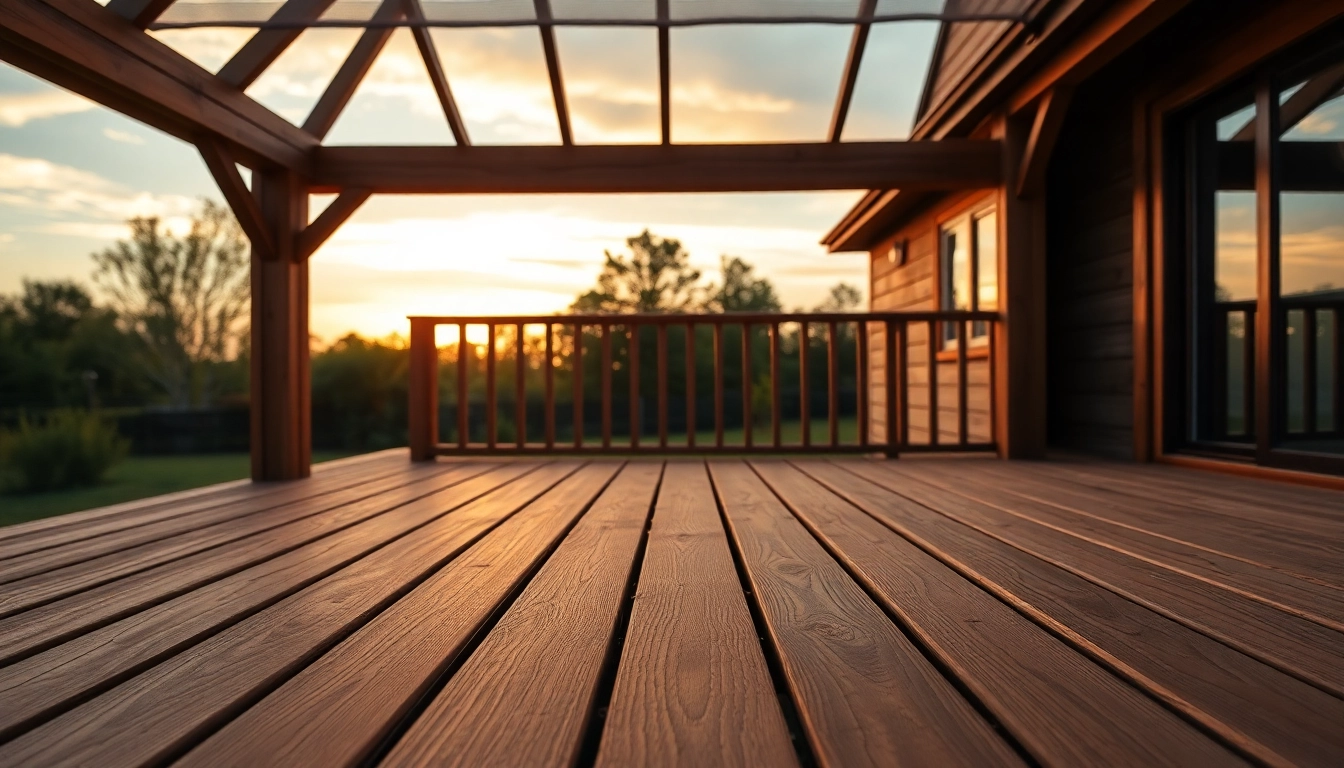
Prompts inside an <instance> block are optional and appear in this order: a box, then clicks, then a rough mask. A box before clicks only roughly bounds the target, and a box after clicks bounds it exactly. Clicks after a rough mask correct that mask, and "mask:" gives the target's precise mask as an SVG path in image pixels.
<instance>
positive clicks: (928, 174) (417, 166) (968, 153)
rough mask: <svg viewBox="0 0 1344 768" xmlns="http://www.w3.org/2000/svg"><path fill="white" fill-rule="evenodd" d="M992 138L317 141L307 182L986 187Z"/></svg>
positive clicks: (752, 188)
mask: <svg viewBox="0 0 1344 768" xmlns="http://www.w3.org/2000/svg"><path fill="white" fill-rule="evenodd" d="M1000 175H1001V168H1000V148H999V142H997V141H993V140H976V139H946V140H943V141H939V142H847V143H841V144H718V145H716V144H684V145H680V144H678V145H670V146H664V145H652V146H648V145H645V146H579V147H560V146H550V147H544V146H543V147H536V146H532V147H322V148H320V149H318V150H317V152H316V155H315V159H314V167H313V175H312V177H311V179H312V184H313V188H314V191H316V192H321V191H340V190H344V189H350V188H360V189H367V190H369V191H370V192H373V193H402V194H532V193H557V194H559V193H593V194H598V193H641V192H648V193H653V192H771V191H807V190H839V189H890V188H894V187H899V188H901V189H905V190H957V189H988V188H992V187H995V186H997V185H998V183H999V179H1000Z"/></svg>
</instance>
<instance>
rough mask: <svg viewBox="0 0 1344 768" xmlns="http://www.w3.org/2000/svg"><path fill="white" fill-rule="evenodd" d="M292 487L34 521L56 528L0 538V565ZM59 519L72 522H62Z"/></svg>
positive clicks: (192, 495)
mask: <svg viewBox="0 0 1344 768" xmlns="http://www.w3.org/2000/svg"><path fill="white" fill-rule="evenodd" d="M397 463H398V466H397V467H395V468H394V467H392V466H389V465H386V464H382V463H381V462H380V463H378V464H369V465H367V466H354V467H350V468H349V469H348V470H346V471H345V472H343V473H341V475H343V477H342V479H341V480H340V481H339V482H343V483H344V485H343V486H340V487H349V486H353V485H358V484H359V483H362V482H365V481H368V480H374V479H377V478H379V477H386V476H388V475H391V474H393V473H394V472H397V471H399V470H401V469H402V467H401V466H400V465H401V464H402V462H397ZM331 477H332V476H331V475H328V476H327V477H326V478H322V477H321V476H318V477H315V478H313V479H311V480H303V481H300V483H299V484H303V483H315V482H317V480H318V479H330V478H331ZM296 485H298V484H293V483H253V482H252V481H250V480H239V481H238V482H236V483H222V484H220V485H218V486H206V487H204V488H196V489H193V490H191V491H184V492H182V493H180V494H177V493H173V494H168V495H166V496H156V497H152V498H149V499H144V500H142V501H141V502H138V503H137V502H128V503H126V504H118V505H115V506H112V507H103V508H102V509H98V510H88V512H90V513H101V514H92V515H86V514H85V513H82V512H76V513H73V514H72V515H58V516H56V517H52V518H47V519H45V520H36V521H34V522H40V523H61V524H60V525H51V526H43V527H41V528H35V529H31V530H27V531H18V530H15V531H14V532H13V535H10V536H0V560H6V559H8V558H11V557H15V556H17V555H24V554H29V553H32V552H38V551H40V550H44V549H52V548H54V547H63V546H68V545H70V544H74V543H75V542H79V541H84V540H85V539H92V538H94V537H96V536H103V535H106V534H109V533H116V532H117V531H124V530H126V529H128V528H134V527H136V526H139V525H146V524H149V523H153V522H157V521H160V520H167V519H170V518H174V517H179V516H181V515H185V514H188V513H190V512H197V511H200V510H202V509H209V508H211V507H219V506H223V505H225V504H228V503H231V502H236V501H242V500H245V499H264V498H267V497H270V496H271V495H272V494H276V493H280V494H283V493H290V492H291V491H290V489H291V488H294V487H296ZM65 518H78V519H77V520H75V519H71V520H66V519H65ZM26 525H28V524H27V523H24V524H23V525H20V526H12V528H14V529H17V528H21V527H23V526H26ZM10 530H11V528H0V533H6V532H9V531H10ZM3 567H4V565H3V563H0V568H3Z"/></svg>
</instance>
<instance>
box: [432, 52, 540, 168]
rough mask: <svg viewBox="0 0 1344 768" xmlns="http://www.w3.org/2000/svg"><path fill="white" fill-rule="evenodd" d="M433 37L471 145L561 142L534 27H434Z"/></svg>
mask: <svg viewBox="0 0 1344 768" xmlns="http://www.w3.org/2000/svg"><path fill="white" fill-rule="evenodd" d="M430 36H431V38H432V39H433V40H434V46H435V48H436V49H437V50H438V53H439V60H440V61H441V62H443V70H444V73H445V74H446V75H447V77H448V83H449V85H450V86H451V87H452V89H453V96H454V98H455V99H456V101H457V108H458V111H459V112H461V113H462V121H463V122H464V123H465V124H466V127H467V133H468V135H470V137H471V143H473V144H559V143H560V125H559V123H558V122H557V118H556V115H555V99H554V97H553V96H552V95H551V80H550V77H549V76H548V75H547V73H546V59H545V57H544V55H543V54H542V50H541V36H540V35H538V34H537V30H536V29H535V28H532V27H513V28H505V29H432V30H430Z"/></svg>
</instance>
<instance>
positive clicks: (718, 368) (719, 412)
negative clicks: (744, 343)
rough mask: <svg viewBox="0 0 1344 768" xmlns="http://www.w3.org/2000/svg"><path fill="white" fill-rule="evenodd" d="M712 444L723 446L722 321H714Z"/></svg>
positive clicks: (718, 446)
mask: <svg viewBox="0 0 1344 768" xmlns="http://www.w3.org/2000/svg"><path fill="white" fill-rule="evenodd" d="M714 446H715V447H716V448H722V447H723V321H722V320H719V319H715V321H714Z"/></svg>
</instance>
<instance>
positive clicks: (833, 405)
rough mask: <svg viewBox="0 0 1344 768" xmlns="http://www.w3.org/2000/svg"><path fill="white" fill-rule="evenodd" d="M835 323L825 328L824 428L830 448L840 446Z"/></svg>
mask: <svg viewBox="0 0 1344 768" xmlns="http://www.w3.org/2000/svg"><path fill="white" fill-rule="evenodd" d="M836 328H837V326H836V322H835V321H834V320H832V321H831V322H830V323H829V324H827V326H826V399H827V404H826V405H827V407H826V419H827V422H826V426H827V427H828V428H829V429H830V439H831V446H832V447H834V446H837V445H839V444H840V421H839V417H840V345H839V344H837V343H836V338H835V332H836Z"/></svg>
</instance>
